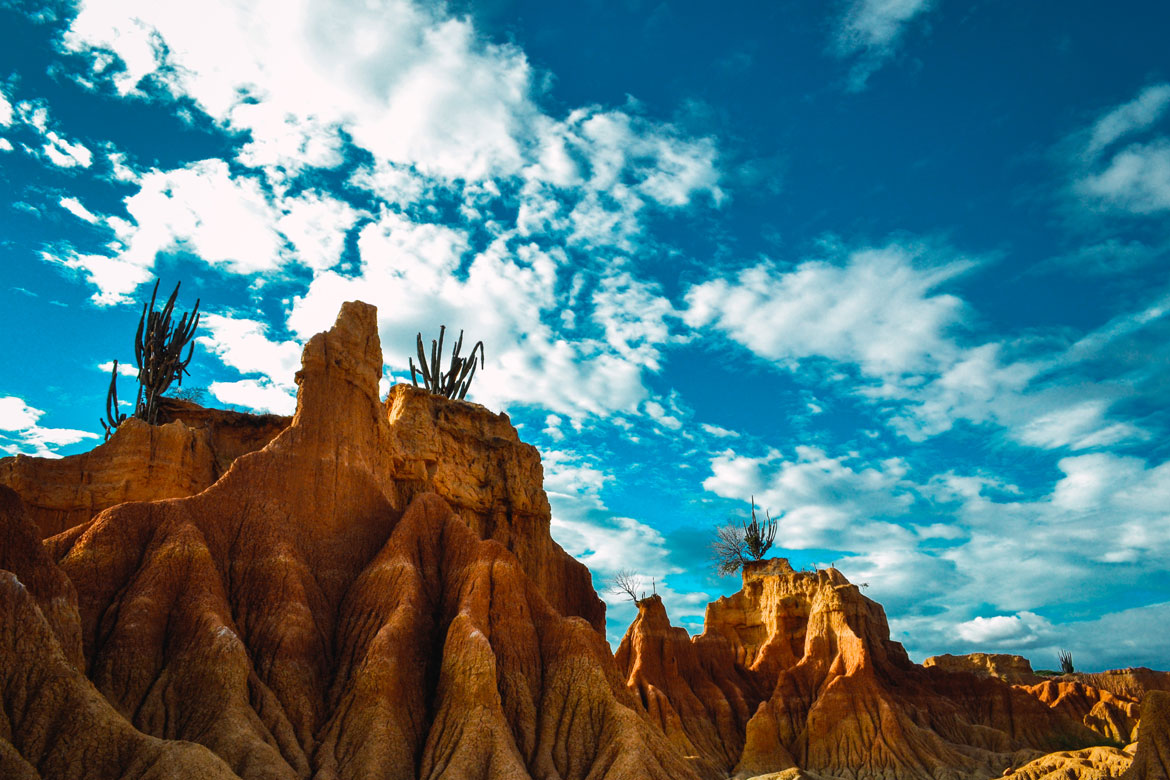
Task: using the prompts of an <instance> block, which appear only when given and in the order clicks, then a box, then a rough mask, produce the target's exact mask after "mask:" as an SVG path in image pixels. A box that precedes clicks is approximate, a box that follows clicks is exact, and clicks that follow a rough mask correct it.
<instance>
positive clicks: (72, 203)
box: [60, 197, 98, 225]
mask: <svg viewBox="0 0 1170 780" xmlns="http://www.w3.org/2000/svg"><path fill="white" fill-rule="evenodd" d="M60 203H61V208H63V209H65V210H66V211H68V212H69V213H70V214H72V215H73V216H75V217H77V218H78V219H80V220H82V221H83V222H88V223H89V224H91V225H93V224H96V223H97V222H98V217H97V216H96V215H95V214H94V213H93V212H92V211H90V210H89V209H87V208H86V207H85V206H84V205H83V204H82V203H81V201H79V200H78V199H77V198H73V197H67V198H61V200H60Z"/></svg>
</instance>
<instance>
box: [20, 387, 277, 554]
mask: <svg viewBox="0 0 1170 780" xmlns="http://www.w3.org/2000/svg"><path fill="white" fill-rule="evenodd" d="M160 406H161V408H160V410H159V420H160V423H162V424H160V425H148V424H147V423H145V422H143V421H142V420H139V419H137V418H134V417H131V418H130V419H128V420H126V421H125V422H123V423H122V424H121V425H120V426H118V429H117V430H116V431H115V432H114V435H113V436H111V437H110V439H109V441H107V442H105V443H104V444H101V445H99V446H98V447H95V448H94V449H93V450H91V451H90V452H86V453H82V454H80V455H70V456H69V457H66V458H60V459H51V458H34V457H29V456H27V455H17V456H15V457H11V458H0V485H6V486H8V487H10V488H12V489H13V490H15V491H16V492H17V493H19V494H20V496H21V498H22V499H23V500H24V505H25V508H26V510H27V511H28V514H29V517H30V518H31V519H32V521H33V522H34V523H35V524H36V526H37V529H38V532H39V533H40V535H41V536H42V537H48V536H53V535H54V534H58V533H61V532H62V531H66V530H68V529H70V528H73V527H75V526H77V525H80V524H82V523H85V522H87V521H89V520H90V519H92V518H93V517H94V516H95V515H97V514H98V513H99V512H101V511H102V510H103V509H108V508H110V507H112V506H115V505H117V504H121V503H124V502H126V501H158V500H160V499H164V498H183V497H185V496H193V495H195V494H196V493H198V492H200V491H202V490H204V489H206V488H208V487H210V486H211V485H212V484H213V483H214V482H215V481H216V480H217V479H219V478H220V477H221V476H223V474H224V473H225V472H226V471H227V470H228V467H230V466H231V464H232V463H233V462H234V461H235V459H236V458H238V457H239V456H241V455H243V454H245V453H248V452H252V451H254V450H258V449H260V448H261V447H263V446H265V445H266V444H268V442H270V441H272V439H273V438H274V437H275V436H276V435H277V434H278V433H280V432H281V431H282V430H284V429H285V427H287V426H288V421H289V418H287V417H278V416H277V415H271V414H269V415H251V414H240V413H239V412H229V411H224V410H220V409H203V408H201V407H199V406H197V405H195V404H192V403H187V402H184V401H179V400H176V399H173V398H163V399H162V402H161V405H160Z"/></svg>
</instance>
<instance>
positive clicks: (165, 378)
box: [101, 281, 199, 439]
mask: <svg viewBox="0 0 1170 780" xmlns="http://www.w3.org/2000/svg"><path fill="white" fill-rule="evenodd" d="M181 284H182V283H181V282H180V283H179V284H176V285H175V290H174V292H172V293H171V297H170V298H168V299H167V302H166V304H165V305H164V306H163V308H162V311H155V308H154V304H155V301H156V300H157V298H158V285H159V283H158V282H157V281H156V282H155V283H154V291H153V292H152V293H151V294H150V303H149V304H146V303H144V304H142V316H141V317H140V318H139V320H138V331H137V332H136V333H135V334H134V359H135V360H136V361H137V363H138V398H137V400H136V401H135V404H134V416H135V417H137V418H139V419H141V420H144V421H146V422H148V423H150V424H151V425H156V424H157V423H158V400H159V399H160V398H161V397H162V395H163V393H165V392H166V391H167V389H169V388H170V386H171V384H172V383H174V382H178V383H179V385H180V386H182V384H183V375H184V374H187V373H188V371H187V365H188V364H189V363H190V362H191V357H192V356H193V355H194V352H195V345H194V344H191V340H192V339H193V338H195V329H196V328H198V327H199V300H198V299H196V300H195V308H194V309H192V310H191V311H190V312H188V313H186V314H184V315H183V316H182V317H180V318H179V321H178V323H177V324H172V323H171V315H172V314H173V313H174V310H175V299H176V298H178V296H179V287H180V286H181ZM184 348H187V356H186V358H184V357H183V349H184ZM117 383H118V361H116V360H115V361H114V371H113V375H112V376H111V377H110V389H109V390H108V391H107V393H106V419H104V420H102V421H101V424H102V428H104V429H105V432H106V439H109V438H110V435H111V434H112V433H113V432H114V430H115V429H117V427H118V426H119V425H121V424H122V423H123V422H124V421H125V420H126V415H125V414H121V413H120V412H119V411H118V387H117Z"/></svg>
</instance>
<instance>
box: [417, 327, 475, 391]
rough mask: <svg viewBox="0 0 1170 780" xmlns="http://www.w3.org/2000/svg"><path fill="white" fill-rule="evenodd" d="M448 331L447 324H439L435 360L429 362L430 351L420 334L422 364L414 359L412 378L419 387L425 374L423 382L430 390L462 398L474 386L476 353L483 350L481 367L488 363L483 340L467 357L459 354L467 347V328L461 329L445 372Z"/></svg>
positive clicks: (433, 345)
mask: <svg viewBox="0 0 1170 780" xmlns="http://www.w3.org/2000/svg"><path fill="white" fill-rule="evenodd" d="M446 332H447V326H446V325H441V326H440V327H439V338H438V340H437V341H436V340H434V339H432V340H431V359H430V361H429V362H428V361H427V353H426V350H425V349H424V348H423V340H422V334H421V333H419V334H418V336H417V339H416V346H417V348H418V362H419V365H418V367H416V366H415V365H414V359H413V358H411V359H410V381H411V382H413V383H414V386H415V387H418V376H419V374H420V373H421V374H422V379H423V385H424V386H425V387H426V389H427V390H429V391H430V392H432V393H434V394H435V395H441V396H444V397H445V398H457V399H459V400H460V401H462V400H463V397H464V396H466V395H467V390H468V388H470V387H471V380H472V379H473V378H474V377H475V368H476V362H475V353H476V351H478V352H479V367H480V368H482V367H483V365H484V352H483V342H482V341H477V342H475V346H474V347H472V348H471V354H470V355H468V356H467V357H465V358H463V357H460V356H459V352H460V350H462V349H463V331H462V330H461V331H459V340H458V341H456V342H455V347H454V348H453V349H452V350H451V367H450V368H449V369H448V370H447V371H446V372H445V373H444V372H443V365H442V363H443V337H444V335H445V334H446Z"/></svg>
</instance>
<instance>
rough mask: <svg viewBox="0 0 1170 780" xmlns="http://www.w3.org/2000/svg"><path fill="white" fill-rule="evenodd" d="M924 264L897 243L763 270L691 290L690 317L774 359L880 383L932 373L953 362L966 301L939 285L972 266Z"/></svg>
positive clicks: (695, 323)
mask: <svg viewBox="0 0 1170 780" xmlns="http://www.w3.org/2000/svg"><path fill="white" fill-rule="evenodd" d="M923 259H924V258H923V257H922V250H921V249H917V248H914V247H907V246H901V245H898V244H891V245H889V246H886V247H882V248H876V249H862V250H857V251H854V252H851V253H849V254H848V255H847V256H846V257H844V258H841V259H838V260H836V261H825V260H808V261H804V262H802V263H800V264H799V265H797V266H796V267H795V268H792V269H791V270H785V269H782V268H780V267H779V266H776V265H773V264H761V265H756V266H753V267H751V268H748V269H746V270H744V271H741V272H740V273H739V275H738V276H737V277H736V278H735V279H734V280H727V279H713V280H711V281H707V282H704V283H702V284H699V285H696V286H694V287H692V288H691V289H690V290H689V291H688V292H687V294H686V301H687V304H688V309H687V310H686V312H685V315H684V316H685V318H686V321H687V323H688V324H689V325H691V326H692V327H696V328H699V327H709V328H713V329H715V330H718V331H722V332H723V333H726V334H727V335H728V336H729V337H730V338H732V339H734V340H735V341H737V342H739V343H741V344H743V345H744V346H746V347H747V348H748V349H751V350H752V351H753V352H755V353H756V354H758V355H760V356H762V357H766V358H769V359H772V360H776V361H784V360H802V359H808V358H814V357H823V358H829V359H831V360H835V361H840V362H847V363H853V364H856V365H857V366H858V367H859V368H860V369H861V371H862V372H863V373H864V374H865V375H867V376H870V377H875V378H887V377H896V376H898V375H900V374H903V373H907V372H922V371H928V370H930V369H931V368H932V367H934V366H937V365H939V364H941V363H945V362H949V361H950V360H951V359H952V356H953V355H954V353H955V347H954V345H953V344H952V343H951V341H950V340H949V339H948V338H947V336H946V331H947V330H948V328H950V327H952V326H954V325H956V324H957V323H958V322H960V320H961V317H962V313H963V311H962V310H963V304H962V301H961V300H960V299H959V298H957V297H956V296H954V295H950V294H947V293H942V292H937V291H936V289H937V288H938V287H939V286H941V285H942V284H943V283H945V282H946V281H948V280H950V279H952V278H954V277H955V276H957V275H958V274H960V273H962V272H963V271H965V270H967V269H968V268H970V267H971V263H970V262H969V261H965V260H954V261H951V262H947V263H943V264H941V265H929V264H925V263H923V262H922V260H923Z"/></svg>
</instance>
